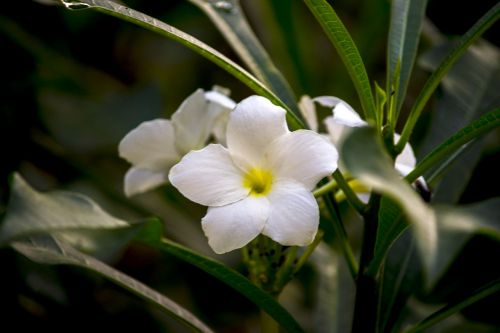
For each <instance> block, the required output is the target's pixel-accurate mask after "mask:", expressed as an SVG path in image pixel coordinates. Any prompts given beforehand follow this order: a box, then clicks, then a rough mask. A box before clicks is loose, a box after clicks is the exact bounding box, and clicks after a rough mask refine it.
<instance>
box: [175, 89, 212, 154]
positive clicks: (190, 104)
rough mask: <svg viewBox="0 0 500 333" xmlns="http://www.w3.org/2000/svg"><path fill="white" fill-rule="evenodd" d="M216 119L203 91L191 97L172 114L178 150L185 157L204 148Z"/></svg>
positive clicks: (197, 91) (196, 92) (200, 90)
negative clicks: (192, 151)
mask: <svg viewBox="0 0 500 333" xmlns="http://www.w3.org/2000/svg"><path fill="white" fill-rule="evenodd" d="M215 118H216V115H214V114H213V110H211V109H210V108H209V103H208V101H207V100H206V98H205V93H204V92H203V90H202V89H198V90H196V91H195V92H194V93H192V94H191V95H189V96H188V98H186V99H185V100H184V101H183V102H182V104H181V105H180V106H179V108H178V109H177V111H175V112H174V114H172V124H173V125H174V128H175V144H176V147H177V150H179V152H180V153H181V154H182V155H184V154H187V153H188V152H190V151H191V150H196V149H200V148H203V147H204V146H205V142H206V141H207V139H208V137H209V135H210V132H211V130H212V126H213V122H214V120H215Z"/></svg>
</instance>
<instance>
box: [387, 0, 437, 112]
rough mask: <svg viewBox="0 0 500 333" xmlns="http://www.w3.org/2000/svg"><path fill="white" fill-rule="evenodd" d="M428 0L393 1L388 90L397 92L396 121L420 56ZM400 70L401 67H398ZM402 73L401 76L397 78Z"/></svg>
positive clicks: (395, 93)
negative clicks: (416, 59) (419, 46)
mask: <svg viewBox="0 0 500 333" xmlns="http://www.w3.org/2000/svg"><path fill="white" fill-rule="evenodd" d="M426 7H427V0H393V1H392V8H391V23H390V28H389V40H388V45H387V69H388V70H387V91H388V92H391V93H392V91H393V89H397V91H395V92H394V95H393V96H394V102H395V103H396V118H395V119H391V120H393V121H394V122H395V120H396V119H397V114H399V109H400V108H401V105H402V104H403V101H404V99H405V95H406V89H407V88H408V82H409V81H410V77H411V72H412V69H413V65H414V63H415V58H416V56H417V48H418V42H419V40H420V32H421V30H422V23H423V20H424V17H425V9H426ZM398 67H399V68H398ZM397 74H399V75H397Z"/></svg>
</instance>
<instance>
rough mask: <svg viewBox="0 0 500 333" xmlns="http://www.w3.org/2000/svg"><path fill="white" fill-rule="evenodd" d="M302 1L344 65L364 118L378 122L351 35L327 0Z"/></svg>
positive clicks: (366, 79)
mask: <svg viewBox="0 0 500 333" xmlns="http://www.w3.org/2000/svg"><path fill="white" fill-rule="evenodd" d="M304 2H305V3H306V5H307V6H308V7H309V9H310V10H311V12H312V13H313V14H314V16H315V17H316V19H317V20H318V22H319V23H320V24H321V26H322V27H323V30H324V31H325V33H326V35H327V36H328V38H329V39H330V40H331V42H332V44H333V45H334V46H335V49H336V50H337V52H338V53H339V55H340V58H341V59H342V62H343V63H344V65H345V66H346V68H347V71H348V72H349V75H350V76H351V80H352V82H353V83H354V86H355V87H356V91H357V92H358V96H359V99H360V100H361V105H362V106H363V111H364V115H365V119H366V120H370V121H372V122H376V123H377V124H378V119H379V115H377V114H376V110H375V102H374V99H373V94H372V90H371V86H370V80H369V79H368V74H367V73H366V69H365V66H364V64H363V59H361V56H360V54H359V51H358V49H357V47H356V44H354V41H353V40H352V38H351V35H350V34H349V32H348V31H347V29H346V28H345V26H344V24H343V23H342V21H341V20H340V18H339V17H338V15H337V13H335V10H334V9H333V8H332V7H331V6H330V5H329V4H328V2H326V1H325V0H304Z"/></svg>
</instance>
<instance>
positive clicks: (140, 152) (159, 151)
mask: <svg viewBox="0 0 500 333" xmlns="http://www.w3.org/2000/svg"><path fill="white" fill-rule="evenodd" d="M174 140H175V139H174V128H173V126H172V123H171V122H170V121H168V120H165V119H155V120H151V121H145V122H143V123H141V124H140V125H139V126H137V127H136V128H135V129H133V130H132V131H130V132H129V133H128V134H127V135H126V136H125V137H124V138H123V139H122V141H120V144H119V146H118V151H119V154H120V157H122V158H124V159H126V160H127V161H129V162H130V163H132V164H133V165H134V166H136V167H140V168H145V169H151V170H158V171H160V170H162V169H165V168H166V167H170V166H171V165H172V164H174V163H175V162H177V161H178V160H179V159H180V155H179V153H178V152H177V150H176V148H175V143H174ZM164 171H167V170H164Z"/></svg>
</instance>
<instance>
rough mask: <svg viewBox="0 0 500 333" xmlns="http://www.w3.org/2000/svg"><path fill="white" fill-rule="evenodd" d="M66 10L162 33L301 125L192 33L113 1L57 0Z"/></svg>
mask: <svg viewBox="0 0 500 333" xmlns="http://www.w3.org/2000/svg"><path fill="white" fill-rule="evenodd" d="M60 1H61V2H62V3H63V4H64V5H65V6H66V7H67V8H69V9H86V8H90V9H94V10H97V11H100V12H103V13H105V14H108V15H111V16H115V17H118V18H120V19H122V20H125V21H129V22H131V23H134V24H137V25H138V26H141V27H143V28H146V29H148V30H151V31H153V32H156V33H158V34H160V35H162V36H165V37H168V38H170V39H172V40H174V41H177V42H179V43H181V44H183V45H184V46H186V47H188V48H190V49H192V50H193V51H195V52H197V53H198V54H200V55H201V56H203V57H205V58H207V59H208V60H210V61H212V62H213V63H214V64H216V65H218V66H219V67H221V68H222V69H224V70H225V71H227V72H228V73H229V74H231V75H233V76H234V77H235V78H237V79H238V80H240V81H241V82H243V83H244V84H245V85H247V86H248V87H249V88H250V89H252V90H253V91H254V92H255V93H257V94H259V95H262V96H264V97H266V98H268V99H269V100H271V101H272V102H273V103H274V104H276V105H279V106H281V107H283V108H285V109H286V110H287V111H289V112H287V120H288V123H289V125H290V127H291V128H292V129H299V128H303V127H304V126H303V124H302V122H301V121H300V119H298V118H297V116H296V115H295V114H294V113H293V112H291V111H290V108H289V107H288V105H287V104H285V103H284V102H283V101H282V100H281V99H279V98H278V97H277V96H276V95H275V94H274V93H273V92H272V91H271V90H269V88H268V87H266V86H265V85H264V84H263V83H262V82H260V81H259V80H257V79H256V78H255V77H254V76H253V75H252V74H250V73H249V72H248V71H246V70H245V69H243V68H242V67H241V66H239V65H238V64H236V63H235V62H234V61H232V60H230V59H229V58H227V57H226V56H224V55H223V54H222V53H220V52H219V51H217V50H215V49H214V48H212V47H210V46H208V45H207V44H205V43H203V42H201V41H200V40H198V39H196V38H194V37H193V36H191V35H189V34H186V33H185V32H183V31H181V30H178V29H176V28H174V27H173V26H171V25H168V24H166V23H164V22H161V21H158V20H157V19H155V18H152V17H151V16H148V15H146V14H143V13H141V12H138V11H136V10H133V9H131V8H128V7H125V6H122V5H120V4H117V3H116V2H113V1H109V0H60Z"/></svg>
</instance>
